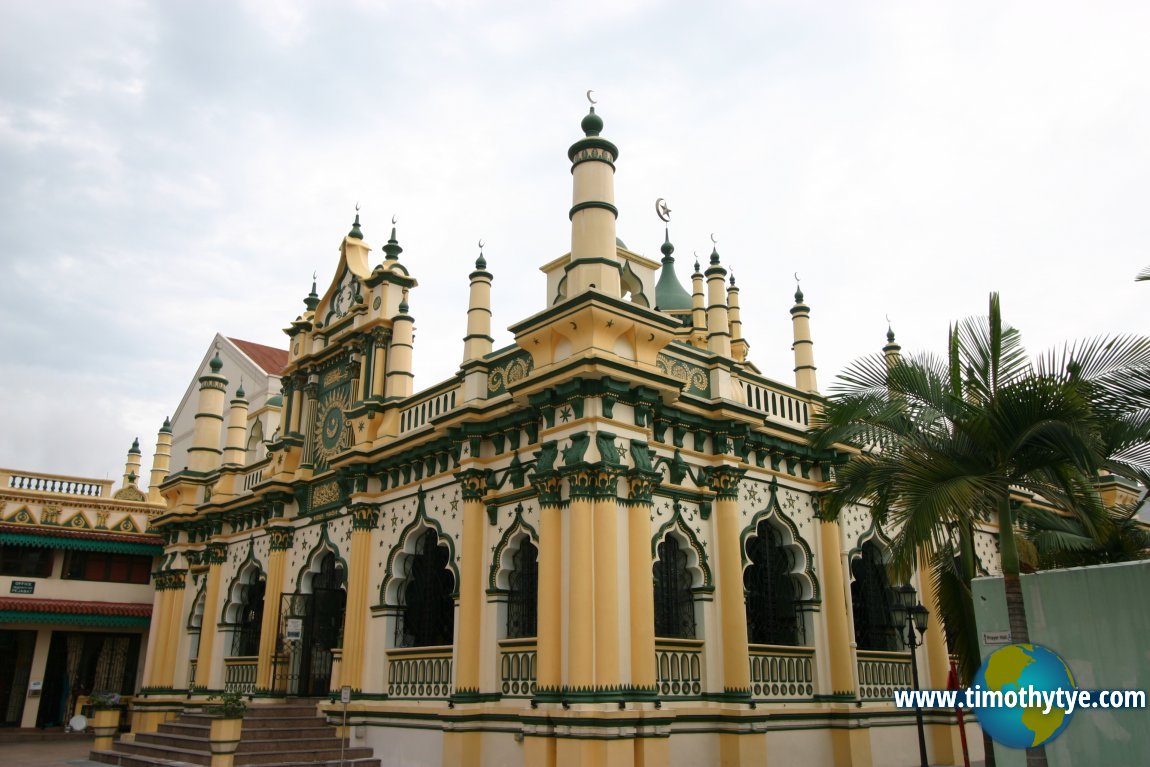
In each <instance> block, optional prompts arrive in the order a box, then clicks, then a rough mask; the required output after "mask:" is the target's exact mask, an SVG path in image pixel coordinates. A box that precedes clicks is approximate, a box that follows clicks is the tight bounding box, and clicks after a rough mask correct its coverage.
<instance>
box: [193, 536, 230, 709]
mask: <svg viewBox="0 0 1150 767" xmlns="http://www.w3.org/2000/svg"><path fill="white" fill-rule="evenodd" d="M227 558H228V547H227V545H226V544H223V543H209V544H208V545H207V547H205V549H204V561H205V562H206V563H207V565H208V585H207V591H206V592H205V593H204V620H203V623H202V624H201V625H200V653H199V655H198V656H196V689H209V690H210V689H211V684H212V656H213V652H214V650H215V644H216V621H217V620H218V616H219V611H220V577H221V575H220V573H221V571H222V570H223V564H224V562H226V561H227Z"/></svg>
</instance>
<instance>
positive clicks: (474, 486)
mask: <svg viewBox="0 0 1150 767" xmlns="http://www.w3.org/2000/svg"><path fill="white" fill-rule="evenodd" d="M455 476H456V478H457V479H458V480H459V485H460V488H462V494H463V550H462V552H461V554H462V556H461V558H460V573H459V581H460V583H459V625H460V626H461V627H463V630H461V631H460V632H459V639H458V640H457V642H456V651H455V652H456V664H457V665H456V668H455V689H456V691H457V692H460V693H463V694H464V695H467V694H477V693H478V692H479V664H480V661H479V645H480V637H481V636H482V633H481V632H482V630H483V627H482V621H483V601H484V600H483V563H484V561H485V560H486V557H485V556H484V552H483V526H484V524H486V519H485V515H484V509H483V495H484V493H485V492H486V489H487V483H486V481H485V480H484V476H483V472H482V471H480V470H478V469H465V470H464V471H461V472H459V473H458V474H456V475H455Z"/></svg>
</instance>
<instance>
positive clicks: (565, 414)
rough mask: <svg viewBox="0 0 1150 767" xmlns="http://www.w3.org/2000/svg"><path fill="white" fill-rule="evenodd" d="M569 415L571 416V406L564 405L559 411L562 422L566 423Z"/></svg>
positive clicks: (569, 417)
mask: <svg viewBox="0 0 1150 767" xmlns="http://www.w3.org/2000/svg"><path fill="white" fill-rule="evenodd" d="M571 416H572V413H571V408H569V407H564V408H563V409H562V410H560V411H559V417H560V418H562V419H563V423H567V422H568V421H570V420H571Z"/></svg>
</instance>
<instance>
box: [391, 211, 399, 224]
mask: <svg viewBox="0 0 1150 767" xmlns="http://www.w3.org/2000/svg"><path fill="white" fill-rule="evenodd" d="M398 221H399V216H397V215H395V214H394V213H393V214H392V216H391V225H392V226H395V224H396V222H398Z"/></svg>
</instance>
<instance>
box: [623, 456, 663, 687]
mask: <svg viewBox="0 0 1150 767" xmlns="http://www.w3.org/2000/svg"><path fill="white" fill-rule="evenodd" d="M659 476H660V475H659V474H658V473H655V472H646V471H639V470H636V471H633V472H631V473H630V474H629V475H628V476H627V480H628V487H627V500H626V501H623V504H624V505H625V506H626V507H627V566H628V568H629V570H630V572H629V575H630V597H631V686H632V687H634V688H635V689H636V690H644V691H647V690H650V691H651V692H654V691H655V689H656V681H655V680H656V671H655V593H654V590H653V589H652V588H651V493H652V491H653V490H654V489H655V483H656V482H658V480H659Z"/></svg>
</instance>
